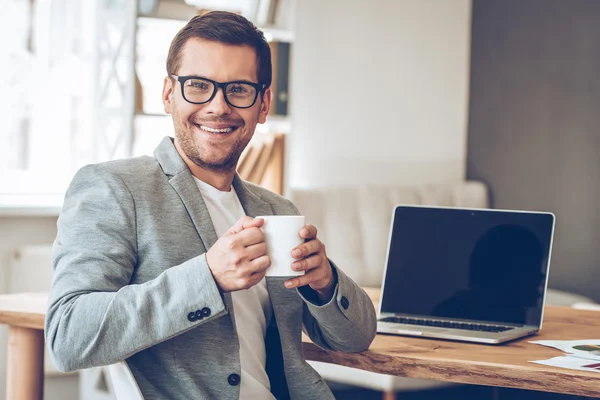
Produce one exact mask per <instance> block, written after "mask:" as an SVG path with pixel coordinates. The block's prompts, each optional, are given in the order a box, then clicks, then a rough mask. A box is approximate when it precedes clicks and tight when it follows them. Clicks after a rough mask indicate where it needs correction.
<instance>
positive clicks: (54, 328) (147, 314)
mask: <svg viewBox="0 0 600 400" xmlns="http://www.w3.org/2000/svg"><path fill="white" fill-rule="evenodd" d="M135 213H136V211H135V204H134V199H133V197H132V196H131V193H130V192H129V190H128V188H127V187H126V185H125V184H124V182H123V181H122V180H121V178H119V177H118V176H116V175H114V174H113V173H111V172H109V171H108V170H107V169H106V168H105V167H103V166H101V165H94V166H88V167H84V168H83V169H81V170H80V171H79V172H78V173H77V174H76V176H75V177H74V179H73V181H72V183H71V185H70V187H69V189H68V191H67V194H66V196H65V201H64V205H63V209H62V212H61V215H60V218H59V220H58V235H57V237H56V240H55V242H54V246H53V252H54V269H55V271H54V279H53V283H52V288H51V291H50V296H49V304H48V311H47V315H46V321H45V336H46V344H47V347H48V349H49V351H50V354H51V356H52V358H53V359H54V361H55V364H56V366H57V367H58V369H60V370H62V371H73V370H76V369H82V368H89V367H94V366H100V365H108V364H112V363H115V362H118V361H121V360H124V359H126V358H128V357H129V356H131V355H133V354H135V353H137V352H139V351H141V350H143V349H146V348H148V347H150V346H153V345H155V344H158V343H160V342H162V341H164V340H167V339H169V338H172V337H174V336H176V335H179V334H181V333H183V332H185V331H187V330H190V329H192V328H195V327H197V326H199V325H201V324H205V323H206V322H208V321H211V320H213V319H215V318H219V317H221V316H223V315H225V314H226V313H227V311H226V308H225V305H224V303H223V299H222V297H221V294H220V292H219V290H218V288H217V286H216V283H215V281H214V279H213V277H212V274H211V272H210V270H209V268H208V265H207V263H206V257H205V254H201V255H199V256H197V257H195V258H192V259H190V260H188V261H186V262H184V263H182V264H180V265H174V266H165V271H164V272H163V273H161V274H160V275H159V276H157V277H156V278H155V279H153V280H150V281H148V282H145V283H143V284H135V285H134V284H130V281H131V277H132V274H133V273H134V271H135V268H136V262H137V234H136V214H135ZM203 310H204V312H203ZM207 310H208V311H207ZM198 311H199V313H198ZM207 314H210V315H207ZM196 315H198V317H196ZM199 315H202V318H200V317H199Z"/></svg>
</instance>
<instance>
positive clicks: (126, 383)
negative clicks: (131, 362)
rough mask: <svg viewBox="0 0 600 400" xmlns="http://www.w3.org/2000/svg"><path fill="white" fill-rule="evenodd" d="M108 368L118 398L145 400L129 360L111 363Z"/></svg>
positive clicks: (122, 399) (120, 399)
mask: <svg viewBox="0 0 600 400" xmlns="http://www.w3.org/2000/svg"><path fill="white" fill-rule="evenodd" d="M107 369H108V374H109V375H110V380H111V382H112V387H113V391H114V395H115V396H116V398H117V400H144V396H143V395H142V391H141V390H140V388H139V386H138V385H137V382H136V381H135V378H134V377H133V374H132V373H131V370H130V369H129V366H128V365H127V362H125V361H121V362H118V363H116V364H111V365H109V366H108V367H107Z"/></svg>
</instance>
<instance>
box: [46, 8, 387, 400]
mask: <svg viewBox="0 0 600 400" xmlns="http://www.w3.org/2000/svg"><path fill="white" fill-rule="evenodd" d="M167 72H168V76H167V78H165V82H164V89H163V102H164V107H165V111H166V112H167V113H169V114H171V115H172V117H173V124H174V127H175V138H174V140H172V139H171V138H165V139H164V140H163V141H162V143H161V144H160V145H159V147H158V148H157V149H156V151H155V153H154V157H140V158H135V159H129V160H121V161H113V162H108V163H103V164H98V165H91V166H87V167H84V168H83V169H82V170H80V171H79V172H78V173H77V174H76V176H75V178H74V179H73V182H72V183H71V186H70V188H69V190H68V192H67V195H66V198H65V202H64V206H63V210H62V212H61V216H60V219H59V222H58V236H57V238H56V241H55V244H54V252H55V276H54V282H53V285H52V291H51V295H50V303H49V309H48V313H47V319H46V331H45V332H46V342H47V344H48V347H49V349H50V351H51V354H52V355H53V357H54V359H55V362H56V364H57V366H58V367H59V369H61V370H64V371H71V370H75V369H80V368H89V367H93V366H100V365H107V364H112V363H115V362H118V361H121V360H127V364H128V366H129V367H130V368H131V370H132V372H133V375H134V376H135V379H136V381H137V383H138V385H139V386H140V389H141V391H142V392H143V394H144V397H145V398H146V399H238V398H243V399H273V398H278V399H284V398H293V399H327V398H333V396H332V394H331V392H330V391H329V389H328V387H327V385H326V384H325V382H324V381H323V380H322V379H321V378H320V377H319V376H318V374H317V373H316V372H315V371H314V370H313V369H312V368H311V367H310V366H309V365H308V364H307V363H306V362H305V360H304V357H303V354H302V345H301V331H302V328H303V327H304V329H305V330H306V332H307V333H308V334H309V336H310V337H311V338H312V340H313V341H314V342H315V343H317V344H318V345H319V346H321V347H323V348H326V349H331V350H341V351H362V350H365V349H366V348H368V346H369V344H370V343H371V341H372V340H373V337H374V335H375V330H376V321H375V313H374V309H373V306H372V304H371V302H370V301H369V299H368V297H367V295H366V294H365V293H364V291H362V290H361V289H360V288H359V287H358V286H357V285H356V284H355V283H354V282H352V281H351V280H350V279H349V278H348V277H347V276H346V275H344V273H343V272H342V271H341V270H340V269H339V268H337V267H336V266H335V265H334V264H333V263H331V262H330V261H329V260H328V258H327V255H326V253H325V247H324V246H323V244H322V243H321V242H320V241H319V239H318V237H317V229H316V228H315V227H314V226H311V225H307V226H305V227H304V228H303V229H302V230H301V232H300V234H301V236H302V237H304V238H305V239H306V240H305V242H304V243H303V244H301V245H300V246H298V247H297V248H296V249H295V250H294V251H293V253H292V255H293V256H294V258H295V259H296V260H297V261H295V262H294V264H293V268H294V269H296V270H304V271H305V274H304V275H303V276H300V277H295V278H291V279H285V278H275V277H273V278H271V277H269V278H267V279H265V278H264V276H265V270H266V269H267V268H268V267H269V265H270V260H269V258H268V256H267V255H266V245H265V242H264V235H263V233H262V231H261V230H260V227H261V226H262V224H263V220H262V219H260V218H259V219H254V218H253V216H256V215H271V214H283V215H285V214H298V211H297V209H296V208H295V206H294V205H293V204H292V203H291V202H290V201H288V200H286V199H284V198H282V197H280V196H278V195H276V194H274V193H271V192H269V191H267V190H265V189H263V188H260V187H258V186H256V185H253V184H250V183H247V182H243V181H242V180H241V179H240V178H239V176H238V175H236V173H235V167H236V164H237V161H238V158H239V156H240V154H241V152H242V150H243V149H244V148H245V146H246V145H247V144H248V142H249V141H250V139H251V138H252V135H253V133H254V130H255V127H256V124H257V123H264V122H265V119H266V116H267V112H268V110H269V105H270V97H271V92H270V89H269V85H270V83H271V60H270V52H269V47H268V45H267V43H266V41H265V39H264V36H263V35H262V33H261V32H260V31H259V30H257V29H256V28H255V27H254V25H252V24H251V23H250V22H248V21H247V20H246V19H244V18H243V17H240V16H237V15H235V14H231V13H225V12H212V13H209V14H206V15H204V16H201V17H195V18H194V19H192V20H191V21H190V22H189V23H188V24H187V25H186V27H184V28H183V29H182V30H181V31H180V32H179V33H178V34H177V36H176V37H175V39H174V40H173V42H172V44H171V48H170V49H169V55H168V59H167Z"/></svg>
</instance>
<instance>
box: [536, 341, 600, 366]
mask: <svg viewBox="0 0 600 400" xmlns="http://www.w3.org/2000/svg"><path fill="white" fill-rule="evenodd" d="M530 343H535V344H541V345H542V346H548V347H554V348H556V349H559V350H562V351H564V352H566V353H567V355H566V356H559V357H554V358H551V359H549V360H537V361H531V362H532V363H536V364H542V365H550V366H553V367H560V368H569V369H578V370H582V371H592V372H600V339H591V340H590V339H588V340H533V341H531V342H530Z"/></svg>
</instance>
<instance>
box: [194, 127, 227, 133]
mask: <svg viewBox="0 0 600 400" xmlns="http://www.w3.org/2000/svg"><path fill="white" fill-rule="evenodd" d="M200 129H202V130H203V131H206V132H210V133H229V132H231V131H233V128H223V129H213V128H209V127H208V126H204V125H200Z"/></svg>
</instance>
